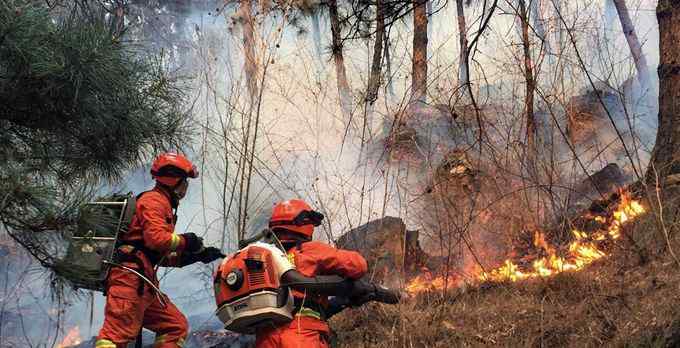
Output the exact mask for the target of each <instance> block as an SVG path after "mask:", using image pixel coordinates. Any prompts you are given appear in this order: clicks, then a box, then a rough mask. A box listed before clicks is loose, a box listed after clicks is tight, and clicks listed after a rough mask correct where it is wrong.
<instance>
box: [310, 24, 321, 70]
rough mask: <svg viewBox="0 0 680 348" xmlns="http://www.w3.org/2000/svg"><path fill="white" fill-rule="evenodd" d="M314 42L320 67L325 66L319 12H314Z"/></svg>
mask: <svg viewBox="0 0 680 348" xmlns="http://www.w3.org/2000/svg"><path fill="white" fill-rule="evenodd" d="M311 19H312V40H314V53H316V59H317V61H318V62H319V65H322V64H323V59H322V58H321V26H320V25H319V12H318V11H312V14H311Z"/></svg>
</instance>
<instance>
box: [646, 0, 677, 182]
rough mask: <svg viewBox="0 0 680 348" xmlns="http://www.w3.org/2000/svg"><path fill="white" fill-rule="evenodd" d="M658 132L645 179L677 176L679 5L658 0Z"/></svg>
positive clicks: (668, 0) (674, 2)
mask: <svg viewBox="0 0 680 348" xmlns="http://www.w3.org/2000/svg"><path fill="white" fill-rule="evenodd" d="M656 18H657V20H658V22H659V68H658V72H659V130H658V133H657V136H656V144H654V150H653V151H652V159H651V162H650V164H651V165H650V166H649V168H648V169H647V178H648V180H650V181H651V182H652V183H654V178H655V176H656V175H658V177H659V178H664V177H665V176H667V175H670V174H677V173H680V64H678V56H680V3H678V2H677V1H674V0H659V3H658V5H657V7H656Z"/></svg>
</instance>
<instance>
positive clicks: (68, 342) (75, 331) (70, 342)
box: [56, 326, 82, 348]
mask: <svg viewBox="0 0 680 348" xmlns="http://www.w3.org/2000/svg"><path fill="white" fill-rule="evenodd" d="M81 342H82V339H81V338H80V329H79V328H78V327H77V326H74V327H73V328H71V330H69V331H68V333H67V334H66V336H64V339H63V340H62V341H61V343H58V344H57V346H56V348H66V347H71V346H75V345H79V344H80V343H81Z"/></svg>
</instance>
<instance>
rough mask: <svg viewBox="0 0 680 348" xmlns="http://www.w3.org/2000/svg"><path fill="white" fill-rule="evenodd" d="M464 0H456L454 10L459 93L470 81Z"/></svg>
mask: <svg viewBox="0 0 680 348" xmlns="http://www.w3.org/2000/svg"><path fill="white" fill-rule="evenodd" d="M463 1H464V0H456V12H457V15H458V42H459V46H460V54H459V63H458V65H459V68H458V84H459V85H460V88H461V95H464V94H465V93H466V92H465V91H467V88H466V86H467V85H468V84H469V83H470V73H469V72H468V63H467V56H468V40H467V24H466V21H465V9H464V7H463Z"/></svg>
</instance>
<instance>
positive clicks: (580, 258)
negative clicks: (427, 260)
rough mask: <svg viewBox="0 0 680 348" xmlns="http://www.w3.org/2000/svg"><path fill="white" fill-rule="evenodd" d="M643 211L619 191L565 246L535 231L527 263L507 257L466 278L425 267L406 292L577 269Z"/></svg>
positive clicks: (601, 252) (603, 252) (596, 256)
mask: <svg viewBox="0 0 680 348" xmlns="http://www.w3.org/2000/svg"><path fill="white" fill-rule="evenodd" d="M645 212H646V210H645V208H644V207H643V206H642V204H640V202H639V201H638V200H635V199H632V198H631V197H630V194H628V193H625V192H622V193H620V198H619V201H618V204H617V205H616V206H615V207H613V208H612V209H611V210H610V211H608V212H607V214H602V215H592V214H589V215H587V216H585V218H586V219H588V220H592V221H593V222H595V225H596V226H598V227H597V228H596V229H595V230H593V231H592V232H590V233H589V232H584V231H582V230H579V229H572V231H571V232H572V234H573V237H574V239H573V241H572V242H570V243H569V244H568V245H567V246H565V247H562V248H560V247H557V246H554V245H551V244H550V243H549V242H547V241H546V237H545V234H544V233H543V232H541V231H535V233H534V238H533V240H534V243H533V244H534V248H535V249H534V250H531V251H530V252H528V253H527V255H524V256H522V262H523V263H524V264H528V266H524V265H520V264H519V263H518V262H517V261H515V260H512V259H507V260H505V262H503V265H502V266H500V267H498V268H496V269H492V270H488V271H484V270H481V271H479V272H476V274H475V275H473V276H472V277H469V278H468V279H464V278H463V277H460V276H458V275H455V274H448V275H446V274H445V275H442V276H438V277H434V276H433V275H432V274H431V273H429V271H427V270H425V272H423V274H421V275H418V276H416V277H415V278H413V279H411V280H410V281H409V282H408V283H407V284H406V286H405V291H406V292H407V293H408V294H409V295H411V296H414V295H417V294H418V293H421V292H424V291H433V290H445V289H450V288H456V287H459V286H461V284H463V282H472V283H477V282H488V281H491V282H504V281H512V282H516V281H522V280H527V279H534V278H545V277H551V276H554V275H556V274H559V273H562V272H569V271H580V270H583V269H584V267H586V266H588V265H590V264H591V263H593V262H594V261H596V260H599V259H601V258H603V257H605V256H607V252H606V250H605V247H606V246H607V245H610V244H611V242H612V241H615V240H617V239H619V238H620V237H621V229H622V228H623V227H624V225H626V224H628V223H631V222H633V221H634V220H635V219H637V218H638V217H640V216H641V215H643V214H644V213H645Z"/></svg>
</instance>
